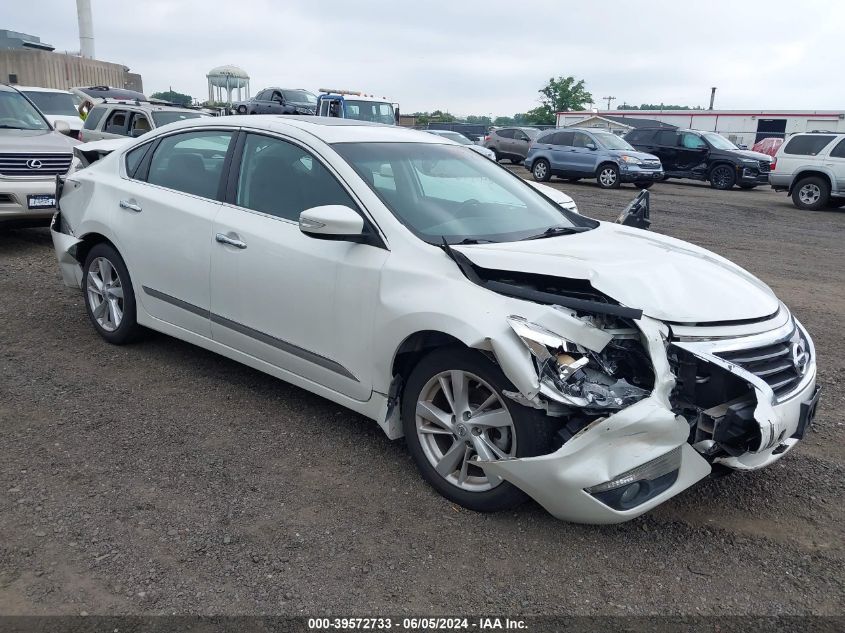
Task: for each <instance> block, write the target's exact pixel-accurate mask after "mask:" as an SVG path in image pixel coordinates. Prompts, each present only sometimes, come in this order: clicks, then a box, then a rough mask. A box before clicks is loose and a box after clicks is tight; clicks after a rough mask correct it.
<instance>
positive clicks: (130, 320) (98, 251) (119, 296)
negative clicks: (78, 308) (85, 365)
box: [82, 243, 141, 345]
mask: <svg viewBox="0 0 845 633" xmlns="http://www.w3.org/2000/svg"><path fill="white" fill-rule="evenodd" d="M82 278H83V281H84V289H85V290H84V292H85V310H86V311H87V312H88V318H89V319H91V324H92V325H93V326H94V329H95V330H96V331H97V334H99V335H100V336H102V337H103V338H104V339H106V340H107V341H108V342H109V343H112V344H113V345H123V344H124V343H129V342H131V341H132V340H134V339H135V338H137V336H138V334H139V333H140V330H141V326H139V325H138V322H137V320H136V314H137V313H136V307H135V291H134V289H133V288H132V281H131V279H130V278H129V271H128V270H127V269H126V264H125V263H124V262H123V258H122V257H121V256H120V254H119V253H118V252H117V251H116V250H115V249H114V247H113V246H111V245H110V244H106V243H100V244H97V245H96V246H94V248H92V249H91V251H90V252H89V253H88V257H86V258H85V266H84V267H83V277H82Z"/></svg>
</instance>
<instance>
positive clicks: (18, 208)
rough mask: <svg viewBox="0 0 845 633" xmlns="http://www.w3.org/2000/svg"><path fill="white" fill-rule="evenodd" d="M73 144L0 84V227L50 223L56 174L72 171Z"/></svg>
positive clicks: (26, 101) (16, 92)
mask: <svg viewBox="0 0 845 633" xmlns="http://www.w3.org/2000/svg"><path fill="white" fill-rule="evenodd" d="M64 128H65V129H66V130H67V131H68V132H69V131H70V128H69V127H68V126H67V125H66V124H65V125H64ZM76 144H77V141H76V140H74V139H72V138H70V137H68V136H65V134H63V133H61V132H58V131H56V129H54V128H53V126H52V125H50V123H49V122H48V121H47V119H46V118H44V115H43V114H41V112H39V111H38V108H36V107H35V106H34V105H33V104H32V102H31V101H30V100H29V99H27V98H26V97H25V96H24V95H23V94H21V92H19V91H18V90H16V89H15V88H12V87H11V86H7V85H5V84H0V228H2V227H4V226H9V225H12V224H14V225H19V226H38V225H44V226H46V225H48V224H49V223H50V218H52V216H53V213H55V211H56V176H58V175H64V174H66V173H67V172H68V170H69V169H70V166H71V162H72V161H73V146H74V145H76Z"/></svg>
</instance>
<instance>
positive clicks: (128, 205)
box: [120, 200, 141, 213]
mask: <svg viewBox="0 0 845 633" xmlns="http://www.w3.org/2000/svg"><path fill="white" fill-rule="evenodd" d="M120 208H121V209H129V210H130V211H134V212H135V213H141V205H140V204H138V203H136V202H133V201H131V200H121V201H120Z"/></svg>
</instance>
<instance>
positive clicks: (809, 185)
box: [792, 176, 830, 211]
mask: <svg viewBox="0 0 845 633" xmlns="http://www.w3.org/2000/svg"><path fill="white" fill-rule="evenodd" d="M829 200H830V185H829V184H827V181H826V180H825V179H824V178H819V177H818V176H810V177H809V178H802V179H801V180H799V181H798V182H797V183H795V187H793V189H792V202H793V204H795V206H796V207H798V208H799V209H805V210H807V211H817V210H819V209H821V208H822V207H825V206H827V203H828V201H829Z"/></svg>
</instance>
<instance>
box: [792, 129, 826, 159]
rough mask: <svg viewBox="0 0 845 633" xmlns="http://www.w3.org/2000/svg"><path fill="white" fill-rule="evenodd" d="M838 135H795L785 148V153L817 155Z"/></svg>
mask: <svg viewBox="0 0 845 633" xmlns="http://www.w3.org/2000/svg"><path fill="white" fill-rule="evenodd" d="M835 138H836V137H835V136H833V135H832V134H831V135H826V134H807V135H805V136H793V137H792V138H791V139H789V141H787V143H786V147H784V148H783V153H784V154H793V155H797V156H815V155H816V154H818V153H819V152H820V151H822V150H823V149H824V148H825V147H827V145H828V143H830V142H831V141H832V140H833V139H835Z"/></svg>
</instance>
